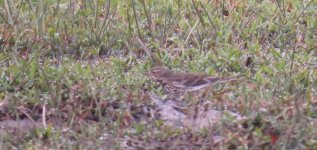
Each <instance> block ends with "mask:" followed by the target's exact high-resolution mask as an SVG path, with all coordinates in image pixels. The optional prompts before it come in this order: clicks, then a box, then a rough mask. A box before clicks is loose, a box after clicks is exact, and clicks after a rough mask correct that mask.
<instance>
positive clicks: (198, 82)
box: [148, 66, 237, 92]
mask: <svg viewBox="0 0 317 150" xmlns="http://www.w3.org/2000/svg"><path fill="white" fill-rule="evenodd" d="M148 76H149V77H150V79H152V80H155V81H157V82H159V83H161V84H162V85H163V87H164V88H165V89H166V91H167V92H177V91H182V92H195V91H199V90H201V89H205V88H207V87H211V86H214V85H216V84H219V83H226V82H231V81H236V80H237V79H236V77H213V76H209V75H207V74H196V73H185V72H175V71H172V70H170V69H168V68H167V67H165V66H155V67H154V68H152V69H151V70H150V71H149V72H148Z"/></svg>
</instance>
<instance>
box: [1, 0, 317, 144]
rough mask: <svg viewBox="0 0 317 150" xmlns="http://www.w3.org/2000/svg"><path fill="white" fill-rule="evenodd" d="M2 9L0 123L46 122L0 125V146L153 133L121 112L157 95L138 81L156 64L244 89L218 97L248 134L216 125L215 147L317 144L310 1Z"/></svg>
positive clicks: (39, 2)
mask: <svg viewBox="0 0 317 150" xmlns="http://www.w3.org/2000/svg"><path fill="white" fill-rule="evenodd" d="M0 5H1V6H3V7H1V8H0V33H1V34H0V66H1V68H2V69H1V70H0V121H1V122H5V121H7V120H23V119H31V120H34V121H35V122H38V121H39V122H40V124H41V125H42V126H41V127H37V128H33V129H30V130H25V129H21V128H20V129H19V128H15V129H10V130H8V129H1V130H2V131H1V134H0V145H1V147H4V149H11V148H18V149H26V148H30V149H42V148H52V149H56V148H58V149H87V148H92V149H97V148H104V147H105V146H109V145H111V146H113V147H112V148H116V147H117V148H118V147H120V146H119V145H117V144H113V143H117V141H115V140H114V139H113V138H112V137H116V138H117V137H122V136H123V135H125V134H126V133H127V132H129V131H131V130H132V129H135V130H137V131H138V133H139V134H142V133H146V132H148V130H149V131H151V130H152V129H151V128H149V127H147V126H146V125H144V126H145V127H143V126H142V125H141V126H138V125H133V123H131V122H129V119H128V118H129V113H128V112H129V111H128V107H129V106H130V105H135V106H139V105H142V104H144V103H146V100H147V98H146V94H145V93H146V92H148V91H152V92H156V93H160V92H161V89H160V88H159V89H157V88H156V87H157V85H156V84H155V83H153V82H150V81H149V80H148V78H147V77H146V75H145V74H146V72H147V71H148V70H149V69H150V68H151V67H152V66H154V65H155V64H160V63H162V64H164V65H166V66H168V67H170V68H173V70H177V71H186V72H198V73H206V74H209V75H215V76H233V75H237V74H240V75H241V76H243V77H244V78H245V79H246V80H247V81H248V82H242V83H241V84H239V85H235V86H233V87H231V89H232V90H231V91H232V93H231V96H225V99H226V102H227V103H229V104H231V105H233V106H234V107H235V109H236V110H238V111H239V112H240V113H241V114H242V115H244V116H246V117H247V118H248V119H247V120H248V121H246V122H244V123H243V124H242V125H244V127H245V128H244V130H242V129H239V128H237V127H232V126H226V125H224V126H223V127H219V128H216V130H217V131H218V130H219V132H220V131H222V132H223V135H222V136H224V137H225V138H226V139H227V140H226V142H223V143H222V148H224V149H227V148H236V149H259V148H261V147H262V146H263V145H266V146H267V145H269V146H270V148H273V149H314V148H316V146H317V142H316V140H317V137H316V135H317V130H316V128H315V126H316V114H317V111H316V99H317V97H316V93H315V92H316V83H317V82H316V71H315V70H316V65H314V64H315V63H316V59H315V57H316V40H315V39H316V31H317V21H316V19H315V18H316V13H317V12H316V7H317V2H316V1H313V0H310V1H305V2H304V1H299V0H298V1H291V0H285V1H277V2H275V1H269V0H263V1H257V0H249V1H246V0H241V1H228V2H227V1H217V0H214V1H189V0H187V1H153V0H140V1H137V0H132V1H117V0H113V1H110V0H109V1H100V0H95V1H78V2H77V1H66V0H57V1H53V0H33V1H16V0H14V1H9V0H4V1H1V2H0ZM44 117H45V118H44ZM43 118H44V119H43ZM43 120H45V121H44V122H41V121H43ZM46 121H47V122H46ZM156 123H157V124H160V123H158V122H156ZM267 128H269V129H272V130H274V132H271V130H269V131H267V130H266V129H267ZM158 129H159V132H160V134H162V135H169V134H171V133H170V132H171V131H169V130H168V129H165V128H163V127H161V128H158ZM275 131H278V134H275ZM209 132H211V131H209ZM273 133H274V134H273ZM275 137H278V139H277V141H276V142H275V141H274V140H273V139H274V138H275ZM246 143H247V144H246ZM220 148H221V146H220Z"/></svg>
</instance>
